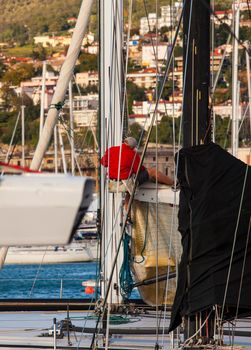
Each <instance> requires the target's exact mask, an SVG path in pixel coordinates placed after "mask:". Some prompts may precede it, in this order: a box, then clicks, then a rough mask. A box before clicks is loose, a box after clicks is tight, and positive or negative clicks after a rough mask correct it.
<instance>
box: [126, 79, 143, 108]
mask: <svg viewBox="0 0 251 350" xmlns="http://www.w3.org/2000/svg"><path fill="white" fill-rule="evenodd" d="M126 87H127V103H128V112H129V114H132V105H133V101H145V100H146V94H145V89H144V88H140V87H138V86H137V85H136V84H134V83H132V82H131V81H128V82H127V86H126Z"/></svg>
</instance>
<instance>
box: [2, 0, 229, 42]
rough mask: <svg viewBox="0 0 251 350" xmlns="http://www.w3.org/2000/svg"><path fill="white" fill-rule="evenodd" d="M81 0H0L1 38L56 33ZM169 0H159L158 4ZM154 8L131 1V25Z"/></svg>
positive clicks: (219, 4) (218, 4) (144, 0)
mask: <svg viewBox="0 0 251 350" xmlns="http://www.w3.org/2000/svg"><path fill="white" fill-rule="evenodd" d="M81 2H82V1H81V0H0V41H5V42H13V44H15V43H17V44H21V45H22V44H25V43H27V42H28V41H29V40H30V41H31V40H32V37H33V36H34V35H38V34H44V33H59V32H61V31H64V30H67V29H69V27H70V25H69V23H68V22H67V18H69V17H76V16H77V14H78V11H79V8H80V5H81ZM128 2H129V0H124V8H125V17H127V15H128ZM169 2H170V1H168V0H158V6H159V7H160V6H163V5H167V4H168V3H169ZM230 2H231V0H224V1H223V0H216V1H215V8H224V7H226V6H229V3H230ZM97 3H98V1H94V6H93V15H92V16H91V19H90V30H92V31H96V30H97V19H96V13H97ZM152 12H156V3H155V1H153V0H134V1H133V18H132V20H133V28H134V29H137V28H138V27H139V19H140V17H143V16H146V14H148V13H152ZM159 15H160V13H159Z"/></svg>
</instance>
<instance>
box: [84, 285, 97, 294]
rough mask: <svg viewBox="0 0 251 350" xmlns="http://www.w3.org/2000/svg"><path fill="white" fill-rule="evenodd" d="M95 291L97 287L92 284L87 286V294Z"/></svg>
mask: <svg viewBox="0 0 251 350" xmlns="http://www.w3.org/2000/svg"><path fill="white" fill-rule="evenodd" d="M94 292H95V289H94V288H93V287H91V286H87V287H86V288H85V294H93V293H94Z"/></svg>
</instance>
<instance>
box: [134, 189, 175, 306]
mask: <svg viewBox="0 0 251 350" xmlns="http://www.w3.org/2000/svg"><path fill="white" fill-rule="evenodd" d="M164 191H168V190H164ZM162 192H163V189H162ZM170 192H171V190H170ZM172 194H173V193H172ZM156 206H157V204H156V202H155V201H152V202H147V201H140V200H134V203H133V210H132V212H133V230H132V256H133V262H132V270H133V273H134V278H135V281H136V282H141V281H144V280H147V279H151V278H152V279H153V280H154V279H155V278H156V276H157V275H158V276H160V275H162V276H163V275H166V279H165V280H163V281H161V282H160V281H159V282H158V288H157V289H158V297H157V298H156V283H152V284H150V285H142V286H140V287H138V290H139V293H140V295H141V297H142V299H143V300H144V301H145V302H146V303H147V304H149V305H155V304H156V302H157V303H158V304H159V305H161V304H165V303H166V304H169V305H170V304H172V303H173V300H174V295H175V290H176V279H168V274H169V273H172V272H175V271H176V266H177V265H178V262H179V261H180V256H181V244H180V235H179V232H178V230H177V220H175V215H174V214H175V212H174V210H176V209H175V207H174V205H173V204H170V203H167V202H166V203H163V202H162V203H161V202H159V203H158V209H157V210H156ZM175 224H176V225H175Z"/></svg>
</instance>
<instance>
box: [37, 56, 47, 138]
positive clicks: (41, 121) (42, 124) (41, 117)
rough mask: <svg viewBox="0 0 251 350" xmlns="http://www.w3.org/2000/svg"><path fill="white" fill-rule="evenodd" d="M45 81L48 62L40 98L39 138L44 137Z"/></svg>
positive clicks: (44, 63)
mask: <svg viewBox="0 0 251 350" xmlns="http://www.w3.org/2000/svg"><path fill="white" fill-rule="evenodd" d="M45 81H46V61H43V73H42V89H41V98H40V126H39V137H41V135H42V131H43V126H44V100H45Z"/></svg>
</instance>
